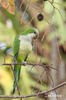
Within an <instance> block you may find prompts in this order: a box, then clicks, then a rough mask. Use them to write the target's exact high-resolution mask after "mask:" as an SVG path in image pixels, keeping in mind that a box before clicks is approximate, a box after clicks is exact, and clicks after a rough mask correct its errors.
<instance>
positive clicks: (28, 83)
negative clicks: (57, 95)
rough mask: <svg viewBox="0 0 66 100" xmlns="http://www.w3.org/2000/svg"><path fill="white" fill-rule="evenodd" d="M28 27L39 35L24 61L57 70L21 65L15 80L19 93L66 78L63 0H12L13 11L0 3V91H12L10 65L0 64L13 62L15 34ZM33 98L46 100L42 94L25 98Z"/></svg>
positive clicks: (43, 86)
mask: <svg viewBox="0 0 66 100" xmlns="http://www.w3.org/2000/svg"><path fill="white" fill-rule="evenodd" d="M7 1H8V0H7ZM40 19H41V20H40ZM28 27H36V28H38V30H39V32H40V35H39V37H38V38H35V39H34V40H33V45H34V47H35V49H34V51H33V52H31V53H30V54H29V56H28V59H27V61H28V62H30V63H45V64H52V67H54V68H56V69H57V70H58V72H56V71H54V70H52V69H50V70H48V69H46V68H45V67H41V66H36V67H32V66H26V67H24V66H22V68H21V76H20V81H19V84H18V85H19V90H20V92H21V94H22V95H28V94H33V93H37V92H39V91H42V90H48V89H49V88H51V87H53V86H54V85H57V84H58V83H60V82H62V81H64V80H66V0H46V1H44V0H15V14H14V15H12V14H10V13H9V12H8V11H7V10H6V9H5V8H3V7H0V94H5V95H11V94H12V89H13V79H14V78H13V72H12V70H11V68H10V66H5V65H4V66H2V65H1V64H3V63H12V62H13V52H12V47H13V41H14V38H15V35H16V34H20V33H21V32H23V31H24V30H26V29H27V28H28ZM49 67H50V66H49ZM50 74H51V75H50ZM51 77H52V78H53V80H52V79H51ZM53 82H54V85H52V84H53ZM65 92H66V91H64V92H63V93H61V94H62V95H64V94H65ZM15 95H18V93H17V91H16V93H15ZM64 98H65V95H64ZM36 99H38V100H42V99H43V100H48V98H47V97H46V98H45V97H44V96H43V95H40V96H39V97H34V98H28V99H25V100H36ZM0 100H4V99H0ZM6 100H7V99H6ZM8 100H10V99H8ZM11 100H12V99H11ZM17 100H18V99H17ZM52 100H53V99H52Z"/></svg>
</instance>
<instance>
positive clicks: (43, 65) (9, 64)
mask: <svg viewBox="0 0 66 100" xmlns="http://www.w3.org/2000/svg"><path fill="white" fill-rule="evenodd" d="M1 65H7V66H11V65H23V66H27V65H29V66H42V67H48V68H49V69H50V68H51V69H54V70H56V71H57V69H55V68H53V67H52V65H49V64H44V63H42V64H32V63H28V62H23V63H3V64H1Z"/></svg>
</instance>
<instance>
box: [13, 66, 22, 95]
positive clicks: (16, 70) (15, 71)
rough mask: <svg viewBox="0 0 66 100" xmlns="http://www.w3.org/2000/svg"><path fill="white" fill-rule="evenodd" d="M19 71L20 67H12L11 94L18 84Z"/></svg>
mask: <svg viewBox="0 0 66 100" xmlns="http://www.w3.org/2000/svg"><path fill="white" fill-rule="evenodd" d="M20 70H21V66H20V65H15V66H14V83H13V92H12V93H13V94H14V93H15V88H16V85H17V84H18V81H19V78H20Z"/></svg>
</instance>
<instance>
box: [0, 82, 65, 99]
mask: <svg viewBox="0 0 66 100" xmlns="http://www.w3.org/2000/svg"><path fill="white" fill-rule="evenodd" d="M64 85H66V82H63V83H61V84H59V85H57V86H55V87H54V88H52V89H50V90H47V91H42V92H38V93H35V94H31V95H25V96H5V95H0V98H13V99H17V98H29V97H35V96H39V95H42V94H47V93H49V92H51V91H54V90H56V89H58V88H60V87H62V86H64Z"/></svg>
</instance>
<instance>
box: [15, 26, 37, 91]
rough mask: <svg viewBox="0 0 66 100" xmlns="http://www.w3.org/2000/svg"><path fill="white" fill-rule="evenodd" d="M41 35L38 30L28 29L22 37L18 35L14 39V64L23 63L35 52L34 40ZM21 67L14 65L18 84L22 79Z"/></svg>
mask: <svg viewBox="0 0 66 100" xmlns="http://www.w3.org/2000/svg"><path fill="white" fill-rule="evenodd" d="M37 34H39V31H38V30H37V29H36V28H28V29H27V30H25V31H24V32H22V33H21V34H20V35H17V36H16V37H15V39H14V44H13V53H14V63H15V62H17V63H19V62H23V61H24V60H25V59H26V57H27V55H28V54H29V53H30V52H31V51H32V50H33V46H32V39H33V38H34V37H35V36H36V35H37ZM20 70H21V65H14V74H15V77H16V82H17V83H18V81H19V78H20ZM14 92H15V80H14V83H13V93H14Z"/></svg>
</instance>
